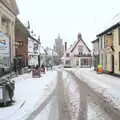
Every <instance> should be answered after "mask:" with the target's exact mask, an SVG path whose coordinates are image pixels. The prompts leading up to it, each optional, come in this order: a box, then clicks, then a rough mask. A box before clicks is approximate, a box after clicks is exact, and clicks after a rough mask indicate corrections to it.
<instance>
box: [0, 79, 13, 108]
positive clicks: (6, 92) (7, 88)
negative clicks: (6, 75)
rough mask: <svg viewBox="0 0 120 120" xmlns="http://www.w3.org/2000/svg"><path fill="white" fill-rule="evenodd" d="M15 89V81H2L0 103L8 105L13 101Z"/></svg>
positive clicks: (0, 84)
mask: <svg viewBox="0 0 120 120" xmlns="http://www.w3.org/2000/svg"><path fill="white" fill-rule="evenodd" d="M14 89H15V83H14V81H3V82H1V83H0V104H3V105H4V106H6V105H7V104H9V103H12V102H13V99H12V98H13V95H14Z"/></svg>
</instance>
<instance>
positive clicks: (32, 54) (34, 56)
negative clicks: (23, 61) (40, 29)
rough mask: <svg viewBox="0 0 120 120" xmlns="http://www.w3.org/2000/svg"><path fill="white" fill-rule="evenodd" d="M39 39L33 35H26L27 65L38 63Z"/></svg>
mask: <svg viewBox="0 0 120 120" xmlns="http://www.w3.org/2000/svg"><path fill="white" fill-rule="evenodd" d="M39 55H40V41H39V40H37V39H36V38H34V37H33V36H31V35H30V36H29V37H28V65H29V66H36V65H39V62H40V61H39V60H40V59H39Z"/></svg>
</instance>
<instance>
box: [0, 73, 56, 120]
mask: <svg viewBox="0 0 120 120" xmlns="http://www.w3.org/2000/svg"><path fill="white" fill-rule="evenodd" d="M13 80H14V81H15V95H14V99H15V101H16V102H15V103H14V104H13V105H12V106H7V107H2V108H0V114H2V116H0V120H8V119H9V120H27V119H28V118H29V117H30V116H31V114H32V113H33V112H34V111H35V110H37V108H38V107H40V105H44V104H45V101H49V100H48V99H50V95H51V94H52V92H53V91H54V89H55V86H56V71H48V72H47V73H46V74H42V77H41V78H32V75H31V73H29V74H24V75H19V76H18V77H15V78H13ZM46 99H47V100H46ZM46 104H47V103H46ZM46 104H45V105H46ZM45 105H44V106H45ZM44 106H43V108H44ZM40 108H41V107H40ZM43 108H41V110H42V109H43ZM36 116H37V114H36ZM36 116H34V117H36Z"/></svg>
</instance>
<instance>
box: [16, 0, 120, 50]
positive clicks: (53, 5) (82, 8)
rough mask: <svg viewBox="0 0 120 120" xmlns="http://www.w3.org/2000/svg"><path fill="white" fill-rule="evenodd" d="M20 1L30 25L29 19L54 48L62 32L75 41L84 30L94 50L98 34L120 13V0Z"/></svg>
mask: <svg viewBox="0 0 120 120" xmlns="http://www.w3.org/2000/svg"><path fill="white" fill-rule="evenodd" d="M17 3H18V6H19V9H20V15H19V18H20V19H21V21H22V22H23V23H24V24H26V23H27V21H28V20H29V21H30V23H31V27H32V28H33V30H34V32H35V33H37V35H39V34H40V36H41V42H42V43H44V44H46V45H48V46H51V47H52V46H53V43H54V39H55V38H56V37H57V35H58V33H60V35H61V37H62V38H63V40H64V41H68V43H69V44H72V43H73V42H74V41H75V40H76V38H77V34H78V32H81V33H82V36H83V40H84V41H85V42H86V43H87V45H88V47H90V49H91V48H92V47H91V46H92V45H91V41H92V40H94V39H95V36H96V34H98V33H99V32H102V31H103V30H104V28H106V27H107V26H108V25H110V24H111V23H112V22H113V20H112V19H113V18H114V16H115V15H117V14H118V13H119V12H120V7H119V3H120V2H119V0H17ZM117 18H118V17H117ZM114 21H116V20H115V19H114Z"/></svg>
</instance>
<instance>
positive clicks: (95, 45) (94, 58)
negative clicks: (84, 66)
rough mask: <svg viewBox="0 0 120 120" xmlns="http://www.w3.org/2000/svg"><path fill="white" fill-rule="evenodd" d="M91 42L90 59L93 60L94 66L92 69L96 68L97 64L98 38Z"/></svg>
mask: <svg viewBox="0 0 120 120" xmlns="http://www.w3.org/2000/svg"><path fill="white" fill-rule="evenodd" d="M92 43H93V57H92V60H93V66H94V69H95V70H96V68H97V65H98V64H99V53H100V51H99V39H96V40H94V41H92Z"/></svg>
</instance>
